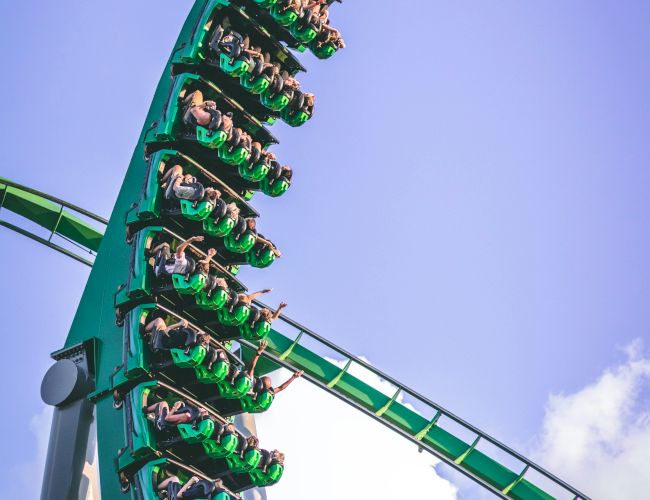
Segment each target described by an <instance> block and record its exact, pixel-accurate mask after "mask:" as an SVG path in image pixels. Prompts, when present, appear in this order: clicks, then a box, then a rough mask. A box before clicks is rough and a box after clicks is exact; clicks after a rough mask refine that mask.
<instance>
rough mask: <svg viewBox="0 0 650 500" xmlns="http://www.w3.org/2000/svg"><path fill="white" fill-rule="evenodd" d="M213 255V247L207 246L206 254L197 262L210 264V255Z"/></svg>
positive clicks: (214, 251) (215, 253) (215, 252)
mask: <svg viewBox="0 0 650 500" xmlns="http://www.w3.org/2000/svg"><path fill="white" fill-rule="evenodd" d="M215 255H217V251H216V250H215V249H214V248H209V249H208V253H207V255H206V256H205V257H203V258H202V259H201V260H200V261H198V262H197V264H208V265H210V261H211V260H212V257H214V256H215Z"/></svg>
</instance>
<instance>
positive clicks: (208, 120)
mask: <svg viewBox="0 0 650 500" xmlns="http://www.w3.org/2000/svg"><path fill="white" fill-rule="evenodd" d="M183 103H184V104H186V105H187V109H186V111H185V114H184V115H183V120H184V121H185V122H186V123H188V124H189V125H194V126H201V127H206V128H208V129H213V128H217V125H218V123H219V122H221V126H222V128H223V130H224V132H226V133H228V132H229V131H230V130H229V129H230V128H232V119H230V117H228V120H227V119H226V117H227V113H221V112H220V111H219V110H218V109H217V103H216V102H214V101H204V100H203V92H201V91H200V90H195V91H194V92H192V93H191V94H190V95H188V96H187V97H186V98H185V99H184V100H183Z"/></svg>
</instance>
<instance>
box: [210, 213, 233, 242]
mask: <svg viewBox="0 0 650 500" xmlns="http://www.w3.org/2000/svg"><path fill="white" fill-rule="evenodd" d="M235 222H236V220H235V219H233V218H232V217H227V216H225V215H224V216H223V217H220V218H219V219H216V220H215V219H205V220H204V221H203V231H205V232H206V233H207V234H209V235H210V236H215V237H217V238H223V237H224V236H228V235H229V234H230V232H231V231H232V229H233V228H234V227H235Z"/></svg>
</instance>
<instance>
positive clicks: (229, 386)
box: [217, 375, 253, 399]
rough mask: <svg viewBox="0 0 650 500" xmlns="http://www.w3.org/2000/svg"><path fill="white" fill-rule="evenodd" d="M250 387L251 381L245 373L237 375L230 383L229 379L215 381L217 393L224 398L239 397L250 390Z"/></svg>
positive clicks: (251, 385)
mask: <svg viewBox="0 0 650 500" xmlns="http://www.w3.org/2000/svg"><path fill="white" fill-rule="evenodd" d="M252 387H253V381H252V380H251V378H250V377H247V376H245V375H240V376H239V377H237V378H236V379H235V382H234V383H230V380H222V381H221V382H217V389H219V394H221V396H222V397H223V398H226V399H241V398H243V397H244V396H245V395H246V394H248V393H249V392H250V390H251V388H252Z"/></svg>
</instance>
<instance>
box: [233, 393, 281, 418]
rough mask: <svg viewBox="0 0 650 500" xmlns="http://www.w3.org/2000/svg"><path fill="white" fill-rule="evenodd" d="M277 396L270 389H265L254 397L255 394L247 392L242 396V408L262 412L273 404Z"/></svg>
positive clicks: (247, 410)
mask: <svg viewBox="0 0 650 500" xmlns="http://www.w3.org/2000/svg"><path fill="white" fill-rule="evenodd" d="M274 398H275V396H274V395H273V393H272V392H270V391H263V392H261V393H260V394H258V395H257V398H255V399H253V396H251V395H250V394H246V395H245V396H244V397H243V398H241V400H240V402H241V407H242V410H243V411H244V412H246V413H262V412H265V411H266V410H268V409H269V408H270V407H271V405H272V404H273V399H274Z"/></svg>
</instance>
